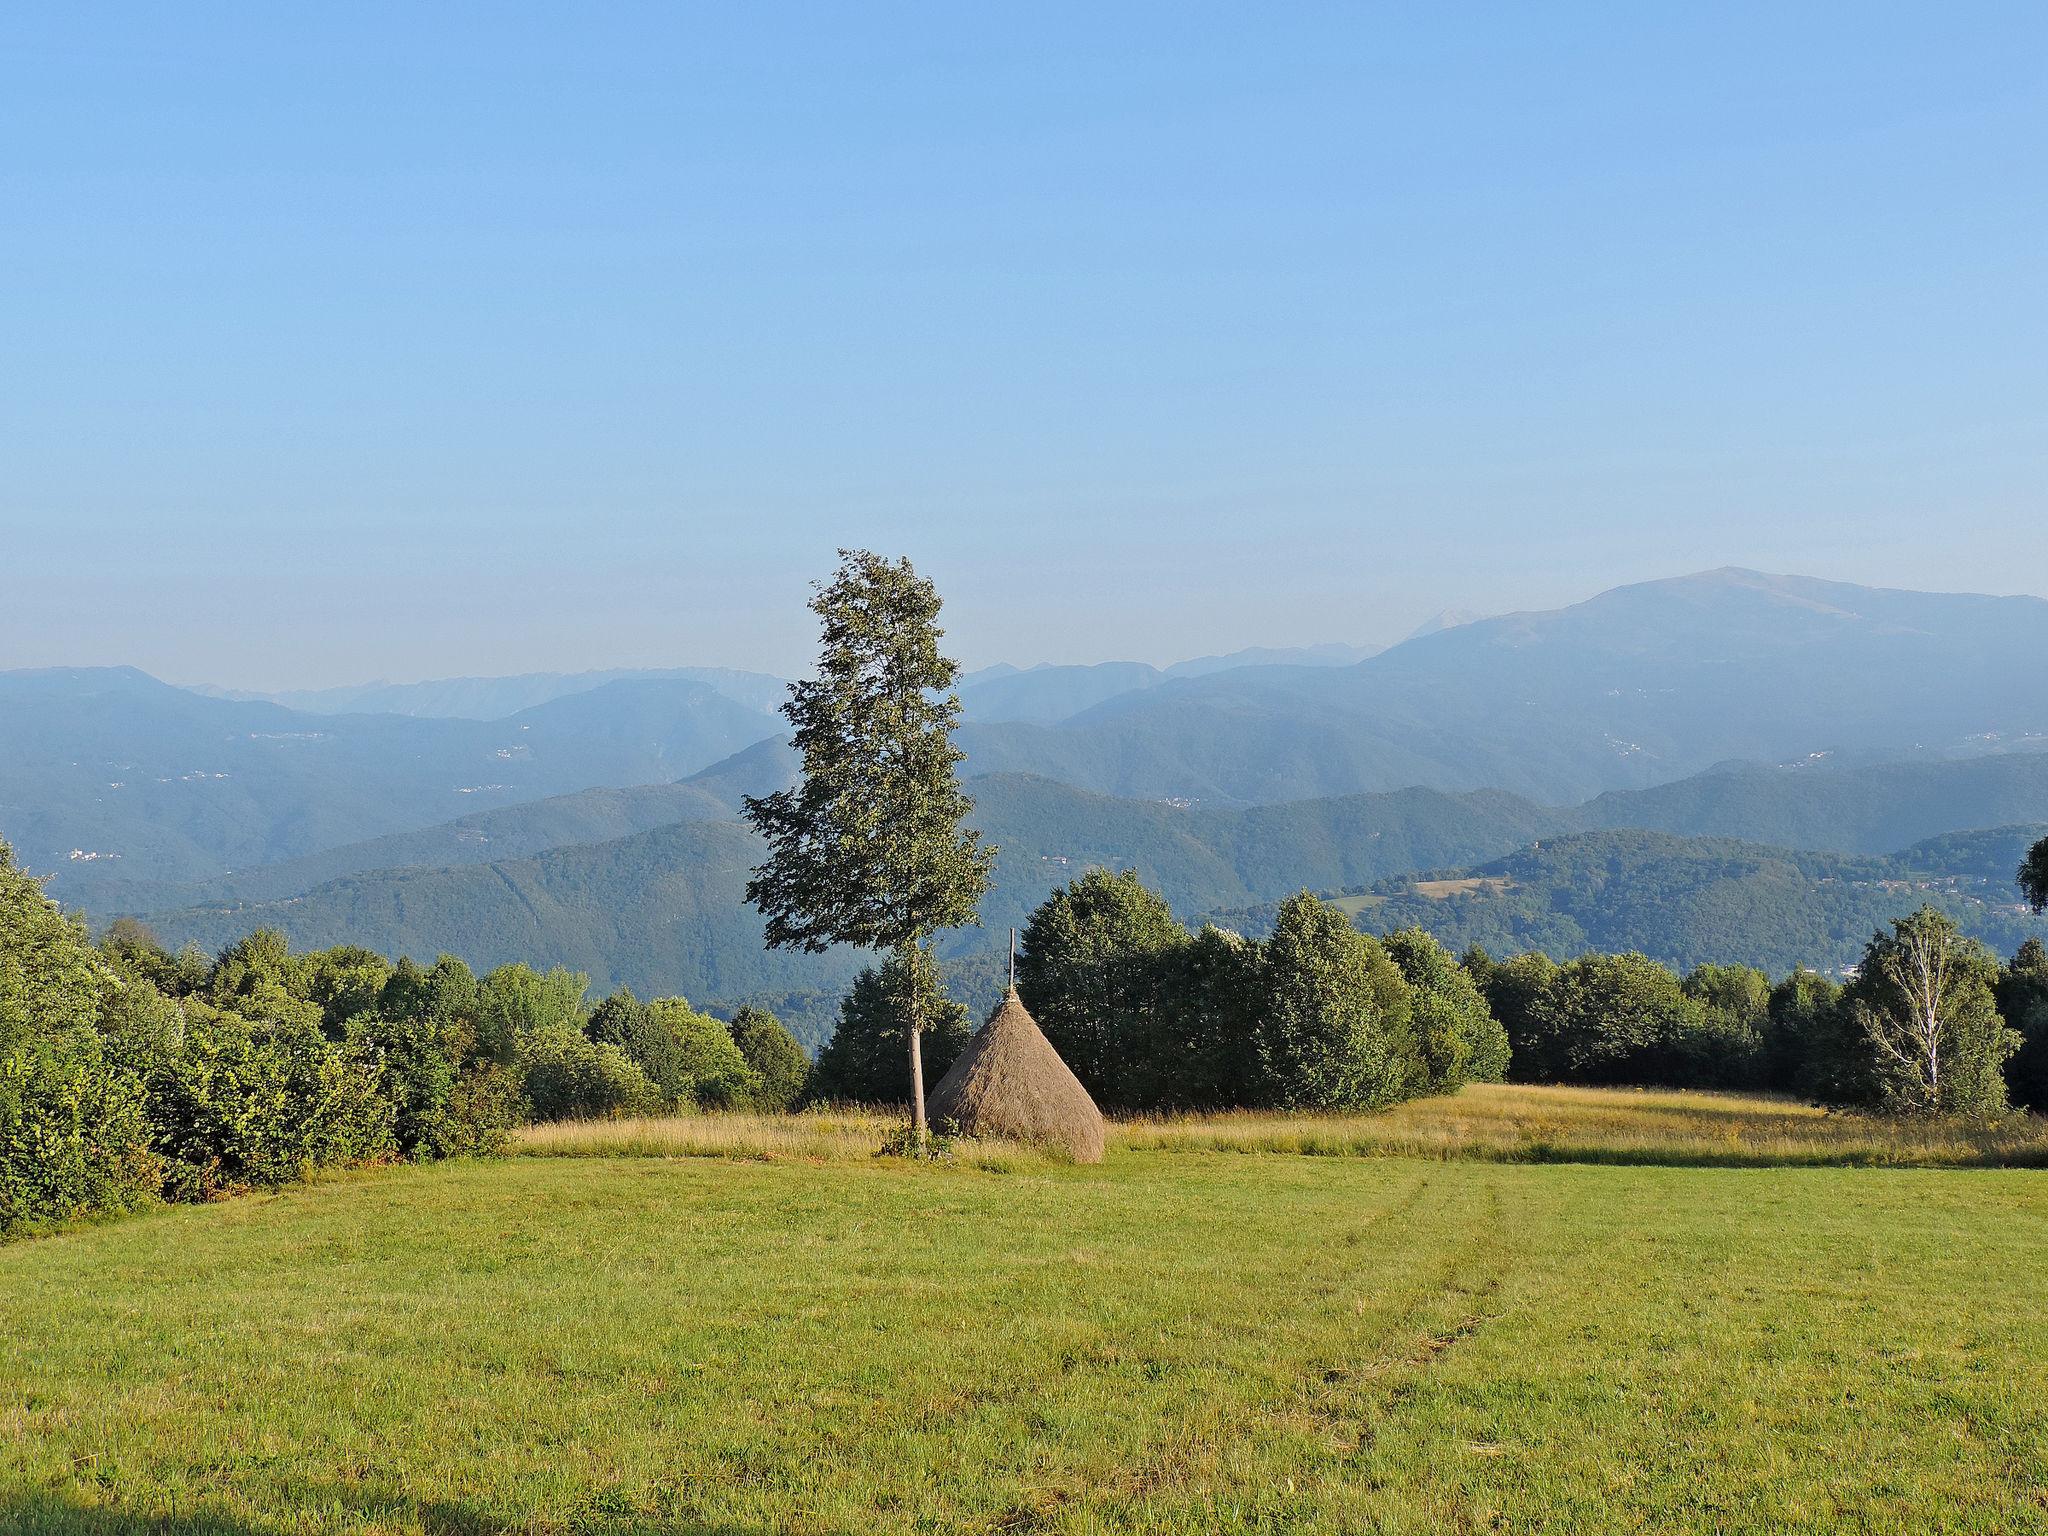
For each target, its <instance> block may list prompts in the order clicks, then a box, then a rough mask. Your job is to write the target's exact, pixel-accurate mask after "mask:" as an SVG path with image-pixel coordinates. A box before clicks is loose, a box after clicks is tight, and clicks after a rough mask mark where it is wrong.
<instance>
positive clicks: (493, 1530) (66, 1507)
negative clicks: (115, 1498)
mask: <svg viewBox="0 0 2048 1536" xmlns="http://www.w3.org/2000/svg"><path fill="white" fill-rule="evenodd" d="M540 1513H542V1514H543V1515H547V1516H549V1518H546V1519H544V1520H542V1521H541V1522H540V1526H539V1528H541V1529H548V1530H553V1529H557V1528H559V1529H561V1530H562V1531H564V1532H567V1533H571V1536H770V1530H769V1528H768V1527H767V1526H752V1525H736V1524H730V1523H719V1522H705V1521H698V1520H683V1519H666V1518H663V1517H660V1516H650V1515H644V1514H636V1515H613V1514H608V1513H602V1512H596V1511H579V1510H572V1511H567V1512H564V1513H562V1514H560V1515H553V1514H552V1512H547V1511H542V1512H540ZM358 1524H361V1525H363V1526H365V1527H369V1528H374V1529H377V1530H397V1531H411V1530H418V1531H421V1532H423V1533H424V1536H526V1533H528V1532H531V1531H533V1530H534V1529H536V1522H535V1520H534V1519H533V1518H532V1517H529V1516H520V1517H517V1518H514V1517H508V1516H503V1515H497V1514H490V1513H487V1512H485V1511H482V1510H478V1509H474V1508H471V1507H470V1506H469V1505H466V1504H453V1503H448V1502H445V1501H442V1500H427V1501H425V1502H420V1501H416V1500H412V1499H406V1498H402V1497H398V1496H388V1497H378V1496H376V1495H365V1494H362V1493H359V1492H351V1493H347V1494H343V1493H340V1492H339V1491H326V1492H317V1493H311V1494H309V1495H308V1496H307V1498H306V1500H305V1505H304V1506H303V1507H302V1509H301V1510H300V1511H299V1512H298V1513H297V1514H295V1515H293V1516H291V1517H289V1518H286V1519H282V1520H270V1519H250V1518H248V1517H245V1516H240V1515H227V1514H209V1513H207V1512H205V1511H203V1510H197V1511H187V1512H185V1513H180V1514H150V1513H148V1512H146V1511H142V1510H124V1509H107V1508H104V1507H98V1506H94V1505H89V1504H80V1503H78V1502H76V1501H74V1500H71V1499H67V1498H64V1497H62V1496H60V1495H57V1494H51V1493H29V1494H19V1495H0V1532H5V1533H6V1536H303V1533H304V1532H307V1531H311V1530H329V1529H332V1530H336V1531H347V1530H350V1529H353V1528H354V1527H355V1526H357V1525H358Z"/></svg>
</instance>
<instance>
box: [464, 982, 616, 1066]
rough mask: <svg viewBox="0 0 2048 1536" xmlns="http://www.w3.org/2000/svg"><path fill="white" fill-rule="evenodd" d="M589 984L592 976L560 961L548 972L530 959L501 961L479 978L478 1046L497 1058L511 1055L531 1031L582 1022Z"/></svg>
mask: <svg viewBox="0 0 2048 1536" xmlns="http://www.w3.org/2000/svg"><path fill="white" fill-rule="evenodd" d="M589 989H590V978H589V977H588V976H584V975H581V974H579V973H578V972H575V971H566V970H563V969H562V968H561V967H560V966H556V967H555V968H554V969H553V970H550V971H546V972H542V971H536V970H535V969H534V968H533V967H532V966H530V965H501V966H499V967H498V968H497V969H496V970H495V971H492V972H491V973H490V974H489V975H488V976H486V977H484V978H483V980H482V981H480V982H478V983H477V996H476V1003H475V1009H476V1031H477V1045H478V1049H479V1050H480V1051H481V1052H482V1053H483V1054H484V1055H485V1056H488V1057H490V1058H491V1059H492V1060H493V1061H510V1060H512V1059H513V1058H514V1057H516V1056H517V1055H518V1054H519V1049H520V1042H521V1041H522V1040H524V1039H525V1037H526V1036H528V1035H530V1034H534V1033H536V1032H537V1031H540V1030H549V1029H575V1028H578V1027H579V1026H581V1024H582V1023H583V994H584V993H585V992H587V991H589Z"/></svg>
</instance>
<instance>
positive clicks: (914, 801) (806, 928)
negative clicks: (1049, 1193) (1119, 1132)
mask: <svg viewBox="0 0 2048 1536" xmlns="http://www.w3.org/2000/svg"><path fill="white" fill-rule="evenodd" d="M811 611H812V612H813V613H815V614H817V616H818V620H819V624H820V628H821V632H822V635H821V646H820V649H819V653H818V675H817V676H816V677H815V678H812V679H810V680H808V681H805V682H799V683H792V684H790V688H789V699H788V700H787V702H785V703H784V704H783V706H782V713H783V715H784V717H785V718H786V719H787V720H788V721H789V723H790V725H791V726H792V727H793V728H794V735H793V738H792V739H793V741H794V742H795V745H796V749H797V751H798V752H799V753H801V754H802V756H803V782H802V783H801V784H800V785H798V786H797V787H796V788H794V789H784V790H778V791H777V792H776V793H774V794H772V795H768V796H765V797H763V798H761V799H755V798H754V797H753V796H751V795H750V796H748V797H747V801H746V811H747V819H748V820H749V821H751V822H752V823H753V824H754V826H755V827H756V828H757V829H758V830H759V831H760V833H761V835H762V836H763V837H765V838H767V840H768V862H767V863H765V864H763V865H762V866H761V867H760V868H759V869H757V870H755V871H754V878H753V879H752V880H750V881H748V882H747V900H749V901H751V902H752V903H753V904H754V905H755V906H756V907H758V908H760V910H761V913H762V915H763V916H765V917H766V918H767V919H768V943H769V945H770V947H771V948H778V949H791V948H793V949H806V950H812V951H817V950H823V949H827V948H829V947H831V946H832V945H834V944H852V945H855V946H858V947H860V948H863V949H880V950H887V951H890V952H892V953H894V954H895V955H897V956H898V957H899V958H900V959H901V961H902V962H903V964H904V965H906V966H908V967H910V968H912V970H913V971H914V972H929V970H931V969H933V968H934V962H933V960H932V955H931V949H930V945H931V939H932V935H933V934H935V933H937V932H938V931H939V930H940V929H942V928H957V927H960V926H962V925H963V924H967V923H974V922H978V921H979V918H978V917H977V915H976V911H975V909H976V907H977V906H978V904H979V903H980V901H981V896H982V892H984V891H985V890H987V889H988V876H989V866H990V865H991V864H992V863H993V862H994V860H995V849H993V848H991V847H986V846H984V845H983V844H982V842H981V834H980V833H978V832H976V831H975V830H974V829H973V828H971V827H963V826H961V824H960V823H961V820H962V818H964V817H965V816H966V815H967V813H968V812H969V811H971V810H972V809H973V808H974V803H973V801H971V800H969V799H968V798H967V796H966V794H965V793H963V792H962V790H961V788H960V783H959V780H958V779H957V778H956V777H955V776H954V772H953V770H954V766H955V764H957V763H958V762H959V761H960V760H961V758H963V757H964V756H965V755H966V754H965V753H963V752H961V751H960V749H959V748H957V747H955V746H954V745H953V726H954V724H955V723H956V721H957V720H958V718H959V714H960V700H959V699H958V698H957V697H956V696H955V695H954V693H953V684H954V682H955V681H956V680H957V679H958V678H959V675H960V668H959V666H958V664H956V663H955V662H953V661H951V660H949V659H948V658H946V657H945V656H942V655H940V654H939V639H940V637H941V636H942V635H943V634H944V631H943V630H941V629H940V628H939V626H938V618H939V594H938V590H937V589H936V588H935V587H933V585H932V584H931V583H930V582H929V581H926V580H924V579H923V578H922V577H920V576H919V575H918V574H917V572H915V571H914V570H912V569H911V567H910V562H909V561H908V560H893V561H892V560H886V559H884V558H882V557H881V556H880V555H876V554H871V553H869V552H868V551H867V550H864V549H855V550H844V549H842V550H841V551H840V552H839V570H838V572H837V573H836V574H835V575H834V576H833V578H832V580H831V582H830V583H829V584H825V585H821V586H820V587H819V588H818V590H817V594H816V596H814V597H813V598H812V599H811ZM907 995H908V996H909V997H910V998H911V999H912V1000H913V1001H912V1004H911V1016H910V1017H909V1018H907V1019H905V1020H904V1023H905V1026H906V1028H905V1031H904V1032H905V1034H907V1035H908V1036H909V1040H910V1102H911V1116H912V1122H913V1124H914V1125H915V1127H916V1132H917V1137H918V1140H919V1141H923V1140H924V1136H925V1117H924V1058H923V1052H922V1050H921V1049H920V1047H919V1036H920V1034H921V1033H922V1031H923V1027H924V1022H925V1021H924V1020H922V1019H921V1018H919V1017H918V1016H917V1012H918V1010H917V1008H916V1004H915V999H916V998H917V997H918V996H920V995H921V993H920V989H919V988H916V987H912V988H909V989H908V991H907Z"/></svg>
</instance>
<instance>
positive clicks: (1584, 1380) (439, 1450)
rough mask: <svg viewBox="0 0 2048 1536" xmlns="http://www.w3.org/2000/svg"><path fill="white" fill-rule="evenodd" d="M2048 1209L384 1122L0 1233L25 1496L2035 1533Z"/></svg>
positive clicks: (786, 1514) (431, 1511)
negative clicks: (609, 1154) (284, 1179)
mask: <svg viewBox="0 0 2048 1536" xmlns="http://www.w3.org/2000/svg"><path fill="white" fill-rule="evenodd" d="M2044 1232H2048V1192H2044V1189H2043V1186H2042V1185H2041V1182H2040V1179H2039V1176H2038V1175H2036V1174H2033V1173H2028V1172H2001V1171H1984V1172H1967V1173H1957V1172H1947V1171H1945V1172H1934V1171H1928V1172H1915V1171H1889V1170H1872V1169H1856V1170H1830V1169H1811V1170H1776V1171H1769V1172H1758V1171H1730V1170H1714V1169H1683V1168H1663V1167H1627V1168H1618V1167H1591V1166H1583V1165H1580V1166H1518V1165H1499V1164H1487V1163H1479V1162H1460V1163H1443V1162H1437V1161H1421V1160H1407V1159H1398V1158H1394V1159H1307V1158H1290V1157H1276V1156H1270V1155H1267V1156H1245V1155H1236V1154H1222V1153H1214V1152H1201V1151H1192V1150H1182V1151H1165V1150H1154V1151H1134V1150H1131V1149H1128V1148H1120V1149H1118V1150H1115V1151H1113V1152H1112V1155H1111V1158H1110V1161H1109V1162H1107V1163H1106V1164H1104V1165H1102V1166H1100V1167H1098V1168H1093V1169H1076V1168H1062V1167H1055V1166H1047V1165H1043V1164H1040V1165H1037V1166H1019V1167H1018V1168H1016V1169H1015V1170H1014V1171H1011V1172H1008V1173H990V1172H985V1171H979V1170H975V1169H971V1168H965V1167H961V1168H950V1169H949V1168H937V1169H933V1168H919V1167H914V1166H903V1165H900V1164H898V1165H889V1164H878V1163H877V1162H875V1160H873V1159H872V1158H866V1157H863V1158H859V1159H857V1160H854V1161H849V1162H834V1163H825V1164H808V1163H786V1164H772V1163H758V1162H754V1163H735V1162H707V1161H669V1160H661V1159H645V1158H635V1159H627V1160H613V1159H602V1158H579V1159H515V1160H512V1161H509V1162H505V1163H498V1164H487V1163H471V1164H454V1165H446V1166H439V1167H429V1168H402V1169H392V1170H385V1171H380V1172H376V1173H372V1174H368V1175H363V1176H358V1177H353V1178H349V1179H345V1180H337V1181H333V1182H329V1183H324V1184H320V1185H316V1186H312V1187H309V1188H301V1189H295V1190H292V1191H289V1192H287V1193H285V1194H283V1195H280V1196H276V1197H272V1198H259V1199H250V1200H245V1201H240V1202H236V1203H233V1204H228V1205H216V1206H200V1207H190V1208H182V1209H177V1210H171V1211H166V1212H163V1213H161V1214H159V1215H155V1216H151V1217H148V1218H144V1219H140V1220H135V1221H130V1222H125V1223H120V1224H116V1225H110V1226H101V1227H97V1228H92V1229H87V1230H83V1231H78V1232H74V1233H70V1234H68V1235H65V1236H61V1237H58V1238H55V1239H52V1240H47V1241H40V1242H30V1243H24V1244H19V1245H16V1246H13V1247H10V1248H6V1249H0V1436H4V1437H5V1443H6V1445H7V1448H8V1455H7V1456H5V1457H4V1458H0V1526H4V1527H5V1528H6V1529H7V1530H8V1531H10V1532H19V1533H21V1536H88V1533H91V1536H140V1533H141V1532H144V1531H150V1532H163V1531H168V1532H173V1533H176V1536H200V1533H202V1532H205V1533H208V1536H222V1533H225V1536H285V1533H288V1532H308V1531H315V1530H317V1531H322V1532H330V1533H360V1536H369V1533H373V1532H374V1533H379V1536H427V1533H437V1536H439V1533H450V1532H469V1533H481V1532H486V1531H509V1530H520V1531H558V1532H571V1531H574V1532H579V1533H586V1536H652V1533H653V1532H655V1531H663V1532H705V1533H710V1532H720V1533H749V1536H751V1533H756V1532H759V1533H766V1532H769V1531H776V1532H798V1533H811V1536H825V1533H848V1536H852V1533H862V1536H866V1533H870V1532H896V1531H902V1532H909V1531H918V1530H923V1531H931V1530H970V1531H1022V1530H1033V1531H1048V1532H1051V1531H1061V1532H1082V1531H1101V1530H1115V1531H1128V1532H1181V1533H1186V1532H1196V1531H1201V1532H1210V1531H1222V1532H1249V1531H1277V1530H1285V1531H1289V1532H1300V1533H1316V1532H1332V1533H1334V1532H1339V1531H1343V1532H1353V1531H1360V1530H1375V1531H1386V1532H1393V1533H1416V1536H1420V1533H1424V1532H1429V1533H1435V1532H1440V1531H1446V1530H1454V1531H1479V1530H1516V1531H1522V1530H1557V1531H1566V1530H1570V1531H1594V1530H1602V1531H1604V1530H1645V1529H1656V1530H1658V1531H1663V1532H1678V1533H1684V1532H1715V1533H1749V1532H1757V1533H1762V1532H1773V1533H1775V1532H1779V1531H1784V1530H1817V1529H1851V1530H1915V1531H1954V1532H1983V1533H1991V1532H1998V1533H2002V1536H2016V1533H2026V1532H2039V1531H2043V1530H2048V1509H2044V1507H2043V1505H2042V1504H2041V1502H2040V1499H2039V1486H2038V1485H2039V1479H2038V1477H2037V1476H2036V1469H2037V1468H2038V1467H2039V1466H2040V1465H2041V1464H2042V1463H2043V1461H2044V1459H2048V1411H2044V1408H2043V1404H2044V1403H2048V1322H2044V1320H2043V1316H2042V1313H2041V1310H2040V1308H2038V1307H2037V1306H2034V1305H2033V1304H2032V1303H2031V1297H2032V1294H2033V1287H2034V1282H2035V1280H2036V1278H2037V1277H2038V1276H2039V1274H2040V1273H2041V1270H2042V1268H2043V1266H2044V1264H2048V1238H2044V1236H2043V1234H2044ZM910 1233H915V1234H916V1240H915V1241H906V1240H905V1238H906V1234H910ZM1162 1256H1165V1257H1164V1258H1163V1257H1162ZM223 1276H231V1277H232V1283H231V1284H228V1283H223V1278H222V1277H223ZM252 1318H253V1319H260V1320H261V1326H260V1327H252V1326H251V1319H252Z"/></svg>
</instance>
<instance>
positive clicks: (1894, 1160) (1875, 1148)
mask: <svg viewBox="0 0 2048 1536" xmlns="http://www.w3.org/2000/svg"><path fill="white" fill-rule="evenodd" d="M902 1124H903V1121H902V1117H901V1116H900V1115H897V1114H894V1113H892V1112H890V1111H887V1110H879V1109H858V1108H856V1109H820V1110H809V1111H806V1112H804V1113H802V1114H795V1115H754V1114H686V1115H670V1116H665V1117H662V1118H659V1119H642V1120H584V1121H565V1122H558V1123H555V1124H550V1125H536V1126H529V1127H527V1128H526V1129H525V1130H524V1131H522V1132H520V1134H519V1135H518V1137H517V1138H516V1139H515V1141H514V1143H513V1147H512V1150H513V1151H514V1152H515V1153H518V1154H521V1155H525V1156H530V1157H728V1158H741V1159H748V1160H754V1161H762V1162H820V1163H832V1162H849V1161H853V1160H856V1159H865V1158H872V1157H874V1156H875V1155H876V1154H878V1153H879V1152H880V1151H881V1150H882V1148H883V1146H884V1144H885V1143H886V1142H888V1141H889V1139H890V1138H891V1137H892V1136H893V1135H895V1134H896V1133H897V1132H898V1131H899V1130H900V1128H901V1126H902ZM1109 1146H1110V1152H1111V1155H1116V1154H1118V1153H1120V1152H1121V1153H1153V1152H1163V1153H1190V1152H1209V1153H1219V1152H1236V1153H1281V1154H1293V1155H1297V1156H1314V1157H1427V1158H1439V1159H1470V1160H1475V1161H1483V1162H1524V1163H1628V1164H1643V1165H1668V1166H1699V1167H1723V1168H1730V1167H1733V1168H1745V1167H1755V1168H1769V1167H1801V1166H1804V1167H1936V1168H1940V1167H1951V1168H1972V1167H2048V1120H2044V1119H2042V1118H2040V1117H2037V1116H2025V1115H2016V1116H2013V1117H2011V1118H2009V1119H2007V1120H2005V1121H2002V1122H2000V1123H1999V1124H1997V1125H1992V1126H1983V1125H1975V1124H1969V1123H1964V1122H1956V1121H1933V1120H1895V1119H1887V1118H1884V1117H1881V1116H1875V1115H1860V1114H1846V1113H1840V1112H1835V1111H1829V1110H1822V1109H1816V1108H1814V1107H1812V1106H1811V1105H1806V1104H1800V1103H1796V1102H1793V1101H1791V1100H1786V1099H1776V1098H1770V1097H1767V1096H1763V1095H1757V1094H1733V1093H1696V1092H1680V1091H1672V1090H1659V1089H1636V1088H1544V1087H1529V1086H1523V1085H1507V1084H1499V1083H1475V1084H1473V1085H1472V1086H1470V1087H1468V1088H1466V1089H1464V1090H1463V1091H1462V1092H1460V1093H1455V1094H1447V1095H1443V1096H1440V1097H1437V1098H1429V1099H1417V1100H1415V1101H1413V1102H1411V1103H1407V1104H1398V1105H1395V1106H1394V1107H1393V1108H1391V1109H1386V1110H1380V1111H1377V1112H1375V1113H1370V1114H1356V1115H1319V1114H1289V1113H1283V1112H1275V1111H1254V1110H1244V1111H1234V1112H1231V1113H1227V1114H1212V1115H1186V1116H1174V1117H1164V1118H1137V1119H1129V1120H1119V1121H1114V1122H1112V1123H1111V1125H1110V1130H1109ZM954 1157H955V1159H956V1160H957V1161H958V1162H960V1163H963V1164H966V1165H968V1166H971V1167H979V1168H988V1169H998V1170H1008V1169H1018V1168H1025V1167H1034V1166H1038V1167H1042V1166H1046V1165H1047V1164H1049V1163H1051V1162H1053V1161H1054V1160H1055V1159H1053V1158H1052V1157H1051V1156H1050V1155H1048V1154H1047V1153H1045V1152H1043V1151H1041V1150H1039V1149H1037V1148H1033V1147H1030V1146H1025V1145H1021V1144H1018V1143H1011V1142H982V1141H962V1142H960V1143H958V1144H957V1145H956V1147H955V1148H954Z"/></svg>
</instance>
